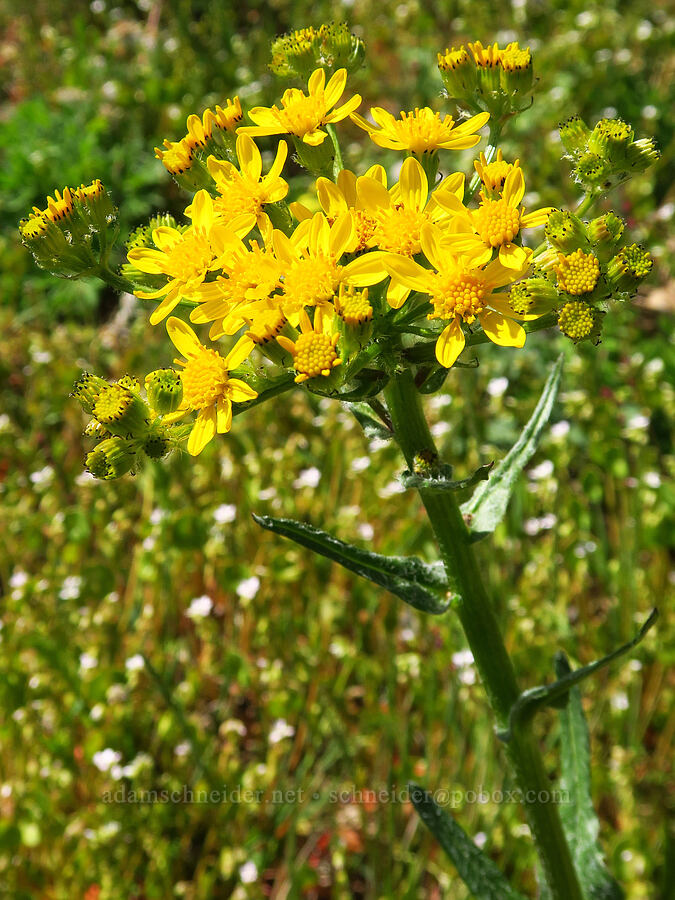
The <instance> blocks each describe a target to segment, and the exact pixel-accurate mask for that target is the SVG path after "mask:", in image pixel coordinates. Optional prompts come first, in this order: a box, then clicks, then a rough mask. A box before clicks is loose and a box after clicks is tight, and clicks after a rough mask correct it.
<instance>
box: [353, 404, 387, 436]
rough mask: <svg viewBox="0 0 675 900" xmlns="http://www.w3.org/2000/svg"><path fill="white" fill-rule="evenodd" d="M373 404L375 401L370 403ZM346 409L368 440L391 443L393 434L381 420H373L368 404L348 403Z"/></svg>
mask: <svg viewBox="0 0 675 900" xmlns="http://www.w3.org/2000/svg"><path fill="white" fill-rule="evenodd" d="M372 402H373V403H375V402H376V401H372ZM348 409H349V411H350V412H351V413H352V415H353V416H354V418H355V419H356V421H357V422H358V423H359V425H360V426H361V428H363V433H364V434H365V436H366V437H367V438H368V440H371V441H373V440H378V441H391V440H392V439H393V437H394V432H393V431H392V429H391V428H389V427H387V425H386V424H385V423H384V422H383V421H382V420H381V419H377V418H375V416H374V415H373V410H372V408H371V406H370V405H369V404H368V403H359V402H357V403H349V404H348Z"/></svg>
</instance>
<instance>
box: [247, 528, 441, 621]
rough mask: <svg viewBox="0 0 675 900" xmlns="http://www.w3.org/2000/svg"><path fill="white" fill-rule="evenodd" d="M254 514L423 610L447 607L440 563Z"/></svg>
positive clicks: (288, 535)
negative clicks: (375, 549)
mask: <svg viewBox="0 0 675 900" xmlns="http://www.w3.org/2000/svg"><path fill="white" fill-rule="evenodd" d="M253 518H254V519H255V521H256V522H257V523H258V525H261V526H262V527H263V528H267V529H268V530H269V531H274V532H276V533H277V534H281V535H283V537H287V538H290V539H291V540H292V541H295V542H296V544H300V545H301V546H303V547H307V548H308V549H309V550H312V551H313V552H314V553H318V554H320V555H321V556H325V557H326V558H327V559H332V560H333V561H334V562H337V563H340V565H341V566H344V567H345V569H349V570H350V571H351V572H355V573H356V574H357V575H361V576H362V577H363V578H367V579H368V580H369V581H372V582H374V583H375V584H378V585H379V586H380V587H383V588H385V589H386V590H388V591H390V592H391V593H392V594H396V596H397V597H400V598H401V600H405V602H406V603H409V604H410V606H414V607H415V609H419V610H421V611H422V612H426V613H432V614H433V615H440V614H441V613H444V612H446V611H447V610H448V608H449V606H450V603H451V599H450V598H449V596H448V593H449V591H448V582H447V579H446V576H445V572H444V571H443V566H442V565H441V564H440V563H439V564H438V565H429V564H427V563H425V562H422V560H421V559H417V557H415V556H411V557H406V556H382V555H380V554H379V553H371V552H370V551H368V550H363V549H362V548H360V547H355V546H353V544H347V543H346V542H345V541H341V540H339V539H338V538H336V537H333V535H331V534H328V533H327V532H326V531H321V530H320V529H319V528H314V527H313V526H312V525H307V524H306V523H304V522H296V521H295V520H294V519H275V518H272V517H271V516H256V515H255V514H254V515H253Z"/></svg>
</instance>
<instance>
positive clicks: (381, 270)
mask: <svg viewBox="0 0 675 900" xmlns="http://www.w3.org/2000/svg"><path fill="white" fill-rule="evenodd" d="M387 256H389V254H388V253H384V252H383V251H381V250H375V251H374V252H371V253H364V254H363V256H359V257H358V258H357V259H353V260H352V261H351V262H350V263H347V265H346V266H345V267H344V268H343V269H342V277H343V279H344V280H345V281H346V282H347V283H348V284H352V285H354V287H370V285H371V284H377V283H378V282H380V281H383V280H384V279H385V278H386V277H387V270H386V268H385V258H386V257H387Z"/></svg>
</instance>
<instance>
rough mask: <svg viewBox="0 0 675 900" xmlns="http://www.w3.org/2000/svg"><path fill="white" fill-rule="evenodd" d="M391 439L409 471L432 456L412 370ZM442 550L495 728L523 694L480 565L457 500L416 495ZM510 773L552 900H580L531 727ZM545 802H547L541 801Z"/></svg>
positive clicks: (395, 405) (396, 407)
mask: <svg viewBox="0 0 675 900" xmlns="http://www.w3.org/2000/svg"><path fill="white" fill-rule="evenodd" d="M384 394H385V399H386V401H387V406H388V408H389V414H390V416H391V420H392V423H393V425H394V434H395V436H396V439H397V441H398V444H399V446H400V448H401V451H402V453H403V456H404V457H405V460H406V462H407V464H408V467H409V468H410V469H411V470H412V467H413V465H414V459H415V457H416V456H417V455H418V454H419V453H421V452H423V451H430V452H431V453H436V447H435V446H434V442H433V438H432V437H431V433H430V431H429V426H428V425H427V421H426V418H425V416H424V412H423V410H422V404H421V400H420V395H419V393H418V391H417V389H416V387H415V383H414V380H413V376H412V373H411V372H410V371H409V370H405V371H403V372H400V373H397V374H396V375H394V376H393V377H392V379H391V380H390V382H389V384H388V385H387V387H386V388H385V391H384ZM419 493H420V498H421V500H422V503H423V504H424V507H425V509H426V511H427V515H428V517H429V521H430V522H431V525H432V528H433V530H434V533H435V534H436V538H437V541H438V545H439V548H440V551H441V557H442V559H443V563H444V565H445V568H446V572H447V575H448V581H449V583H450V585H451V587H452V588H453V589H454V590H455V591H456V593H457V597H456V599H455V601H454V604H453V608H454V609H455V611H456V613H457V615H458V616H459V619H460V621H461V623H462V627H463V629H464V632H465V634H466V638H467V641H468V643H469V646H470V648H471V652H472V653H473V657H474V660H475V663H476V667H477V668H478V671H479V673H480V676H481V679H482V682H483V684H484V686H485V689H486V691H487V694H488V698H489V700H490V703H491V705H492V708H493V710H494V712H495V715H496V717H497V723H498V725H499V727H500V728H501V727H503V726H504V725H505V723H507V722H508V716H509V711H510V709H511V707H512V706H513V704H514V703H515V701H516V699H517V698H518V696H519V694H520V688H519V686H518V683H517V681H516V675H515V672H514V669H513V664H512V662H511V658H510V657H509V654H508V652H507V650H506V647H505V645H504V641H503V638H502V635H501V632H500V629H499V624H498V622H497V618H496V616H495V613H494V610H493V608H492V603H491V601H490V598H489V597H488V594H487V591H486V589H485V585H484V584H483V580H482V577H481V573H480V568H479V564H478V560H477V559H476V555H475V553H474V550H473V546H472V544H471V541H470V536H469V532H468V529H467V527H466V525H465V523H464V519H463V518H462V514H461V512H460V509H459V506H458V505H457V501H456V500H455V498H454V495H453V494H452V493H450V492H448V493H440V492H434V491H429V490H425V489H420V492H419ZM506 750H507V754H508V756H509V759H510V761H511V764H512V766H513V768H514V770H515V774H516V779H517V782H518V787H519V788H520V791H521V798H522V802H523V806H524V809H525V813H526V816H527V820H528V822H529V825H530V829H531V831H532V835H533V838H534V841H535V844H536V847H537V851H538V853H539V857H540V859H541V863H542V866H543V869H544V872H545V875H546V879H547V882H548V884H549V888H550V891H551V896H552V897H553V898H554V900H582V893H581V888H580V887H579V882H578V878H577V874H576V872H575V869H574V865H573V863H572V858H571V855H570V850H569V847H568V845H567V842H566V840H565V835H564V833H563V829H562V824H561V822H560V817H559V815H558V811H557V808H556V806H555V804H554V803H552V802H550V799H549V798H550V796H551V784H550V782H549V779H548V777H547V774H546V770H545V768H544V763H543V760H542V757H541V754H540V751H539V748H538V746H537V742H536V740H535V737H534V735H533V734H532V732H531V730H530V729H529V727H527V728H524V729H522V730H519V731H518V732H517V733H514V735H513V737H512V740H511V741H510V742H509V743H508V744H507V745H506ZM547 799H549V802H546V800H547Z"/></svg>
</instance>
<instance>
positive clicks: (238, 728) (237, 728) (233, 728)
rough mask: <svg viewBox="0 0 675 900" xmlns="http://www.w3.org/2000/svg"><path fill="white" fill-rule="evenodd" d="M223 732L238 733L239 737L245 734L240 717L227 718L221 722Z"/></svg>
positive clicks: (244, 727)
mask: <svg viewBox="0 0 675 900" xmlns="http://www.w3.org/2000/svg"><path fill="white" fill-rule="evenodd" d="M222 731H223V733H224V734H238V735H239V737H245V736H246V726H245V725H244V723H243V722H242V721H241V719H228V720H227V721H226V722H223V724H222Z"/></svg>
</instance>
